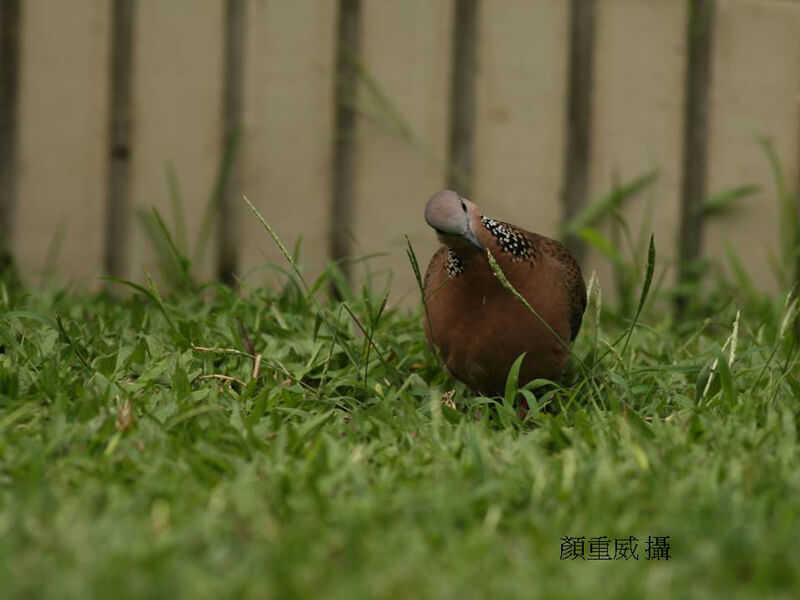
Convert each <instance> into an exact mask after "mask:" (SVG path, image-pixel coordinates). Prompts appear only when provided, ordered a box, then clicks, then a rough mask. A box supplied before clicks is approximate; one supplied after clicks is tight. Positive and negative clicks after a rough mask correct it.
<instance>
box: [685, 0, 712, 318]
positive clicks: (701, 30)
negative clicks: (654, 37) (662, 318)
mask: <svg viewBox="0 0 800 600" xmlns="http://www.w3.org/2000/svg"><path fill="white" fill-rule="evenodd" d="M714 5H715V2H714V0H692V1H691V2H689V13H688V14H687V18H686V23H687V32H686V38H687V44H688V62H687V65H686V88H685V98H686V100H685V109H684V122H683V179H682V185H681V220H680V232H679V237H680V246H679V263H678V279H679V281H681V282H689V281H691V280H695V279H696V278H697V272H696V259H697V258H698V256H699V255H700V248H701V243H702V234H703V211H702V202H703V199H704V198H705V196H706V189H707V185H706V183H707V178H708V173H707V172H708V168H707V166H708V120H709V101H708V94H709V90H710V89H711V77H712V73H713V68H712V66H713V47H714V42H713V37H714V28H715V23H714V12H715V10H714ZM685 304H686V298H685V297H684V296H683V295H680V296H678V297H677V298H676V308H677V310H678V311H679V312H680V311H681V310H682V309H683V307H684V306H685Z"/></svg>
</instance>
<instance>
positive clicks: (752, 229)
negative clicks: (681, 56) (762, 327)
mask: <svg viewBox="0 0 800 600" xmlns="http://www.w3.org/2000/svg"><path fill="white" fill-rule="evenodd" d="M716 19H717V30H716V40H715V46H714V54H715V56H714V63H713V78H714V81H713V87H712V91H711V140H710V155H709V160H710V164H709V185H708V189H709V193H717V192H720V191H723V190H726V189H729V188H731V187H732V186H736V185H742V184H747V183H756V184H759V185H761V186H762V191H761V192H760V193H758V194H757V195H756V196H755V197H753V198H749V199H747V200H745V201H744V202H742V203H741V205H740V207H739V209H738V210H736V211H735V212H732V213H730V214H727V215H723V216H716V217H714V218H711V219H709V220H708V221H707V223H706V229H705V240H704V251H705V252H706V253H707V254H709V255H711V256H713V257H715V258H717V259H719V260H721V261H726V259H725V248H726V246H728V245H730V246H732V247H733V248H734V249H735V251H736V252H737V254H738V256H739V258H740V259H741V261H742V263H743V264H744V265H745V267H746V268H747V270H748V272H749V274H750V276H751V277H752V278H753V280H754V281H755V283H756V284H757V285H760V286H762V287H763V288H765V289H767V290H775V291H777V285H776V280H775V278H774V277H773V274H772V271H771V269H770V268H769V267H768V262H767V256H768V255H769V253H770V252H774V253H775V254H776V255H778V231H779V226H778V201H777V196H776V194H775V186H774V180H773V177H772V174H771V171H770V167H769V164H768V162H767V158H766V155H765V154H764V152H763V151H762V149H761V148H760V147H759V145H758V143H757V142H756V138H757V137H759V136H765V137H767V138H768V139H770V140H771V141H772V143H773V144H774V147H775V150H776V151H777V153H778V156H779V157H780V160H781V165H782V167H783V170H784V176H785V178H786V181H787V185H788V186H789V189H790V190H796V189H797V181H798V178H797V176H798V172H797V165H798V146H797V135H798V132H799V131H800V123H798V117H799V116H800V112H798V108H800V107H799V106H798V100H799V99H800V89H798V87H799V86H800V4H798V3H795V2H777V1H763V0H761V1H755V0H720V1H719V2H718V6H717V16H716Z"/></svg>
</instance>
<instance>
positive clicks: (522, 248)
mask: <svg viewBox="0 0 800 600" xmlns="http://www.w3.org/2000/svg"><path fill="white" fill-rule="evenodd" d="M481 223H483V226H484V227H486V229H488V230H489V233H491V234H492V235H493V236H494V238H495V239H496V240H497V245H498V246H500V251H501V252H508V253H509V254H511V257H512V258H514V259H518V260H533V259H535V258H536V250H535V248H534V247H533V244H532V243H531V240H530V239H528V237H527V236H526V235H525V234H524V233H522V232H521V231H519V230H518V229H517V228H516V227H513V226H511V225H508V224H506V223H501V222H500V221H495V220H494V219H490V218H489V217H485V216H483V215H481Z"/></svg>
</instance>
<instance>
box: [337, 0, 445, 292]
mask: <svg viewBox="0 0 800 600" xmlns="http://www.w3.org/2000/svg"><path fill="white" fill-rule="evenodd" d="M362 10H363V17H362V18H363V26H362V27H363V29H362V32H363V33H362V36H363V37H362V57H363V61H364V66H365V68H366V71H367V73H368V74H369V76H370V77H372V78H374V81H375V83H376V84H377V86H378V89H379V90H380V94H381V95H383V96H384V97H385V98H387V99H388V102H389V103H390V106H391V108H387V107H386V106H385V105H382V104H381V102H380V100H379V99H378V98H377V97H376V96H375V95H374V94H370V93H369V91H368V89H367V86H366V85H362V86H361V89H360V96H359V104H360V117H359V122H358V131H357V140H358V141H357V143H358V147H357V155H356V161H357V167H356V168H357V172H358V173H357V181H356V203H355V223H354V229H353V231H354V239H355V244H354V252H355V254H356V255H361V256H364V255H367V254H371V253H375V252H381V253H387V256H385V257H382V258H375V259H372V260H370V261H369V262H368V263H366V267H365V266H364V265H359V266H358V267H357V268H356V269H355V270H354V273H355V275H356V278H361V277H363V275H364V273H365V268H368V269H369V270H370V271H371V272H372V273H373V274H376V275H377V273H378V272H381V273H382V274H385V273H386V272H385V270H386V269H392V271H393V274H392V277H393V279H392V296H391V301H392V302H394V303H398V302H400V303H404V304H406V305H409V306H410V305H416V303H418V302H419V292H418V288H417V285H416V282H415V279H414V275H413V271H412V269H411V266H410V264H409V262H408V260H407V258H406V254H405V244H406V242H405V239H404V237H403V236H404V234H408V236H409V238H410V239H411V242H412V244H413V245H414V248H415V250H416V253H417V256H418V258H419V261H420V262H421V263H422V265H421V267H422V269H423V270H424V268H425V266H426V265H427V261H428V260H429V259H430V257H431V255H432V254H433V251H434V250H435V248H436V247H437V242H436V239H435V236H434V235H433V233H432V232H431V230H430V229H429V228H428V227H427V225H426V224H425V221H424V218H423V212H424V207H425V202H426V201H427V200H428V198H429V197H430V196H431V195H432V194H433V193H434V192H436V191H438V190H439V189H441V188H442V187H443V186H444V184H445V181H446V177H445V175H446V168H445V167H446V163H445V159H446V155H447V135H448V134H447V128H448V117H447V115H448V107H447V105H448V94H449V86H450V54H451V39H452V11H453V6H452V2H451V1H450V0H439V1H437V2H431V1H430V0H407V1H404V2H386V1H385V0H366V1H365V2H364V3H363V5H362ZM395 111H396V114H397V118H394V117H393V116H392V115H393V114H394V112H395ZM406 127H407V131H406V132H404V128H406ZM385 281H386V280H385V279H381V280H377V281H376V286H377V287H378V288H379V289H380V287H381V286H382V285H383V284H384V283H385Z"/></svg>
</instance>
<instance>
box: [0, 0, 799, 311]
mask: <svg viewBox="0 0 800 600" xmlns="http://www.w3.org/2000/svg"><path fill="white" fill-rule="evenodd" d="M799 84H800V2H795V1H788V0H716V1H715V2H714V1H712V0H687V1H684V0H535V1H533V0H403V1H402V2H397V1H391V0H338V1H335V0H69V1H68V2H64V1H63V0H0V193H1V194H2V196H0V247H5V248H6V249H10V250H11V251H12V253H13V255H14V256H15V257H16V260H17V262H18V264H19V265H20V268H21V272H22V273H23V275H25V276H26V278H28V279H29V280H33V281H36V278H37V275H38V274H39V273H41V271H42V270H43V269H44V268H45V267H46V266H48V267H52V268H53V269H54V271H55V272H56V273H57V274H58V277H59V278H61V279H62V280H64V279H66V280H79V281H83V282H87V283H89V284H90V285H95V283H96V281H97V277H98V276H100V275H102V274H104V273H111V274H114V275H119V276H126V277H133V278H138V277H140V275H141V273H142V267H143V266H145V267H147V268H149V269H151V270H152V269H153V268H154V267H153V265H152V262H153V260H154V256H155V255H154V250H153V247H152V245H151V244H150V243H149V242H148V240H147V238H146V229H145V228H144V227H143V226H141V223H140V221H139V219H138V217H137V215H138V214H141V213H142V211H147V210H149V209H150V207H156V209H157V210H158V211H159V213H160V214H161V215H163V216H164V217H165V220H166V221H167V225H168V227H169V228H170V230H171V231H173V232H174V233H175V238H176V240H177V241H178V243H179V244H181V245H185V246H187V247H188V251H189V252H190V254H192V252H193V250H194V249H195V246H199V247H200V248H201V249H205V252H204V253H202V252H198V253H197V255H196V256H195V258H196V264H195V265H194V268H195V270H196V272H197V274H198V275H199V276H200V277H213V276H220V277H223V278H230V276H231V274H232V273H236V274H239V275H240V276H242V275H244V274H247V273H250V272H251V271H252V270H253V269H254V268H255V267H257V266H258V265H260V264H262V263H264V262H265V261H279V260H280V257H279V255H278V253H277V251H276V249H275V248H274V247H273V244H272V242H271V240H270V239H269V238H268V237H267V235H266V234H265V232H264V231H263V230H262V228H261V226H260V224H259V223H258V222H257V221H256V219H255V218H253V216H252V215H251V214H250V213H249V210H248V209H247V207H246V206H245V205H244V203H243V202H242V200H241V194H242V193H244V194H247V196H248V197H249V198H250V199H251V200H252V201H253V202H254V203H255V205H256V206H257V207H259V209H260V210H261V211H262V212H263V214H264V215H265V216H266V218H267V219H268V220H269V221H270V223H271V224H272V225H273V227H274V228H275V230H276V231H277V232H278V233H279V235H280V236H281V237H282V238H283V239H284V240H285V241H286V242H287V244H291V243H293V242H294V240H295V239H296V238H297V237H298V236H300V235H302V238H303V244H302V262H303V264H304V265H305V266H306V267H307V268H308V269H309V271H310V272H311V273H315V272H319V270H320V269H321V268H323V266H324V265H325V264H326V262H327V261H328V260H329V259H330V258H331V257H337V258H338V257H341V256H345V255H354V256H358V255H364V254H371V253H387V254H386V256H383V257H380V258H376V259H374V260H372V261H371V262H370V263H369V264H370V265H371V269H372V270H373V271H377V270H381V269H384V268H385V267H389V268H391V269H392V270H393V271H394V279H393V289H394V292H395V298H396V299H399V298H402V297H411V296H409V293H410V292H412V291H413V288H414V284H413V275H412V273H411V269H410V268H409V266H408V264H407V262H406V258H405V253H404V244H405V241H404V235H406V234H407V235H408V236H409V238H410V239H411V241H412V243H413V244H414V245H415V248H416V250H417V252H418V254H419V255H420V258H421V260H427V258H428V256H430V254H431V253H432V252H433V249H434V247H435V245H436V242H435V239H434V236H433V235H432V234H431V232H430V231H429V230H428V229H427V227H426V226H425V224H424V221H423V218H422V209H423V205H424V202H425V200H426V199H427V198H428V197H429V196H430V195H431V194H432V193H433V192H434V191H436V190H438V189H440V188H442V187H445V186H446V185H448V184H455V185H458V187H459V188H460V189H462V190H465V191H467V192H468V194H469V195H470V196H471V197H472V198H473V199H474V200H475V201H476V202H478V203H479V205H480V206H481V207H482V208H483V209H484V211H485V212H486V213H487V214H490V215H492V216H494V217H497V218H500V219H504V220H509V221H512V222H515V223H518V224H520V225H523V226H526V227H528V228H530V229H534V230H536V231H539V232H541V233H545V234H549V235H558V234H559V224H560V223H562V222H563V221H564V219H565V218H566V217H568V216H570V215H573V214H575V213H576V212H577V211H579V210H580V208H581V207H582V206H585V205H586V203H587V202H590V201H592V200H594V199H597V198H599V197H601V196H603V195H605V194H607V193H609V191H610V190H611V189H612V187H613V186H614V185H615V183H620V182H621V183H624V182H626V181H630V180H632V179H634V178H636V177H638V176H641V175H642V174H645V173H647V172H650V171H653V170H657V172H658V177H657V179H656V180H655V181H654V182H653V183H652V184H651V185H650V186H648V187H646V188H645V189H644V190H643V191H642V192H641V193H640V194H639V195H638V197H637V198H635V199H632V200H630V201H629V202H627V203H626V205H625V215H626V218H627V219H628V221H629V223H630V228H631V231H633V232H634V233H636V232H637V231H640V230H644V231H649V229H651V228H652V229H653V230H654V231H655V233H656V239H657V246H658V251H659V255H660V256H661V259H662V260H663V261H665V262H664V264H670V265H674V264H676V263H675V259H676V258H678V257H679V256H684V257H692V256H694V255H696V254H697V253H699V252H702V253H705V254H708V255H710V256H713V257H724V255H725V250H726V246H727V245H728V244H731V245H733V246H734V247H735V248H736V249H737V251H738V253H739V255H740V258H741V259H742V262H743V263H744V265H745V267H746V268H748V269H749V270H750V272H751V274H752V275H753V276H754V277H755V280H756V281H757V282H759V283H760V284H763V285H767V286H769V285H774V283H773V280H772V277H771V275H770V273H769V269H768V268H767V267H766V265H767V257H768V255H769V253H777V247H776V239H777V231H778V224H779V216H778V215H779V211H778V201H777V194H776V191H775V179H774V177H773V175H772V171H771V167H770V164H769V161H768V160H767V156H766V154H765V152H764V150H763V148H762V147H761V146H760V145H759V143H758V141H757V140H758V139H759V138H761V137H763V138H766V139H768V140H770V142H771V144H772V146H773V147H774V149H775V151H776V155H777V157H778V158H779V162H780V165H781V167H782V170H783V174H784V177H785V181H786V185H787V187H788V189H790V190H794V189H797V177H798V159H799V158H800V157H798V150H799V149H800V145H799V144H798V141H799V140H800V110H799V108H800V106H798V100H799V99H800V94H798V92H799V91H800V90H798V85H799ZM232 140H233V141H232ZM226 153H230V154H226ZM226 156H228V158H231V160H230V161H226ZM226 162H229V163H230V164H229V167H230V168H222V167H221V165H223V164H226ZM220 173H225V174H226V175H227V178H225V179H224V180H220ZM743 184H756V185H758V186H759V190H758V191H757V192H756V193H754V194H752V195H750V196H748V197H747V198H743V199H742V200H740V201H739V202H738V203H737V204H736V207H735V209H734V210H731V211H726V212H725V213H723V214H719V215H714V216H713V218H712V217H709V218H706V219H703V218H702V211H700V210H698V206H699V203H700V202H701V200H702V199H703V198H707V197H709V196H713V195H714V194H717V193H719V192H721V191H723V190H726V189H729V188H733V187H736V186H740V185H743ZM175 195H179V197H180V198H181V203H180V205H181V206H182V207H183V210H182V214H181V211H175V210H174V208H173V205H174V203H173V202H172V201H171V198H172V197H175ZM210 203H212V205H213V207H215V210H214V211H212V212H213V214H214V215H215V216H216V218H214V219H213V220H211V221H209V220H208V219H206V218H205V215H207V207H208V206H209V204H210ZM220 216H221V218H220ZM209 223H211V227H209ZM204 232H210V234H209V235H208V236H206V235H205V233H204ZM198 240H199V242H198ZM204 240H206V241H204ZM572 243H573V245H574V240H573V241H572ZM575 247H576V248H579V246H577V245H576V246H575ZM0 249H2V248H0ZM625 251H626V252H627V250H625ZM584 264H585V267H586V269H587V270H588V271H591V270H592V269H596V270H597V271H598V273H599V275H600V278H601V282H605V281H606V280H607V278H608V273H609V267H608V264H607V260H606V259H605V258H604V257H602V256H601V255H600V254H598V253H597V252H595V251H592V250H591V249H590V251H589V252H588V253H587V254H586V256H585V257H584ZM361 269H363V267H362V266H358V267H354V276H359V274H360V273H362V272H363V271H362V270H361ZM252 277H258V275H253V276H252ZM604 287H607V284H606V285H605V286H604Z"/></svg>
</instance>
